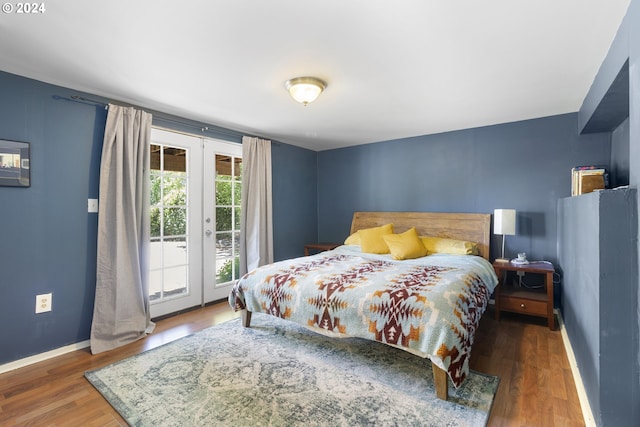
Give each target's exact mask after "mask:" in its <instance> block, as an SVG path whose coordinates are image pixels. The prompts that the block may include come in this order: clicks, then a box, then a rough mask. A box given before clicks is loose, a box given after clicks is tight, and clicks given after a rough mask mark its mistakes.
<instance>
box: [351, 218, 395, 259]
mask: <svg viewBox="0 0 640 427" xmlns="http://www.w3.org/2000/svg"><path fill="white" fill-rule="evenodd" d="M385 234H393V224H385V225H381V226H380V227H373V228H365V229H362V230H358V235H359V236H360V249H361V250H362V252H365V253H369V254H388V253H389V247H388V246H387V244H386V243H385V242H384V239H382V236H384V235H385Z"/></svg>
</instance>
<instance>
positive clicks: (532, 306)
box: [500, 297, 547, 316]
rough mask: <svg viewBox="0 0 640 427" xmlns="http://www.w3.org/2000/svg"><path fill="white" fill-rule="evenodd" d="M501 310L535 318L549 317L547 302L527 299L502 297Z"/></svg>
mask: <svg viewBox="0 0 640 427" xmlns="http://www.w3.org/2000/svg"><path fill="white" fill-rule="evenodd" d="M500 308H501V309H502V310H504V311H511V312H514V313H522V314H530V315H533V316H546V315H547V302H546V301H536V300H532V299H525V298H512V297H502V298H501V299H500Z"/></svg>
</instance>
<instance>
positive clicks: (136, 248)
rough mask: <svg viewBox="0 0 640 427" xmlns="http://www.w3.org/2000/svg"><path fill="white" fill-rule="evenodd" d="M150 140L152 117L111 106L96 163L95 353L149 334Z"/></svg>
mask: <svg viewBox="0 0 640 427" xmlns="http://www.w3.org/2000/svg"><path fill="white" fill-rule="evenodd" d="M150 138H151V114H148V113H146V112H144V111H140V110H136V109H134V108H132V107H121V106H117V105H112V104H110V105H109V112H108V114H107V124H106V127H105V134H104V144H103V147H102V160H101V164H100V196H99V212H98V259H97V269H96V271H97V273H96V296H95V303H94V309H93V322H92V325H91V352H92V353H93V354H96V353H101V352H103V351H107V350H111V349H113V348H116V347H119V346H122V345H124V344H127V343H130V342H132V341H135V340H137V339H139V338H142V337H144V336H145V335H146V334H147V333H149V332H151V331H152V330H153V326H154V324H153V323H152V322H151V319H150V315H149V292H148V290H149V284H148V277H147V276H148V258H149V143H150Z"/></svg>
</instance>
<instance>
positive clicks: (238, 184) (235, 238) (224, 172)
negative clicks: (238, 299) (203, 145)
mask: <svg viewBox="0 0 640 427" xmlns="http://www.w3.org/2000/svg"><path fill="white" fill-rule="evenodd" d="M215 164H216V174H215V176H216V182H215V184H216V187H215V188H216V198H215V199H216V208H215V209H216V238H217V240H216V284H222V283H225V282H226V283H228V282H230V281H232V280H236V279H238V272H239V270H240V262H239V261H240V245H239V236H240V204H241V201H242V158H240V157H234V156H230V155H222V154H216V160H215Z"/></svg>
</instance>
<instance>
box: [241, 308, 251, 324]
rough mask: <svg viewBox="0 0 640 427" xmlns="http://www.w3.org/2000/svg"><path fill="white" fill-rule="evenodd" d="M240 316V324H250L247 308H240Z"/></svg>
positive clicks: (249, 314) (249, 313)
mask: <svg viewBox="0 0 640 427" xmlns="http://www.w3.org/2000/svg"><path fill="white" fill-rule="evenodd" d="M240 315H241V316H242V326H244V327H245V328H248V327H250V326H251V312H250V311H249V310H242V312H241V313H240Z"/></svg>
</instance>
